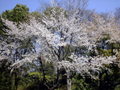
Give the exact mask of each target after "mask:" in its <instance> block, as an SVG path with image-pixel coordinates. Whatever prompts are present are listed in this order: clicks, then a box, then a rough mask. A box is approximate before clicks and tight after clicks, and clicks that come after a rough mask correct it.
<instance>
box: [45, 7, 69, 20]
mask: <svg viewBox="0 0 120 90" xmlns="http://www.w3.org/2000/svg"><path fill="white" fill-rule="evenodd" d="M52 10H53V7H48V8H47V9H46V10H45V11H43V13H44V14H45V15H46V16H47V17H49V18H50V17H51V15H52V16H53V17H55V18H57V17H56V16H55V15H53V13H52ZM55 11H56V12H57V13H56V15H60V14H61V11H63V9H61V10H60V7H55ZM64 15H65V17H66V18H67V17H68V15H67V11H66V12H64Z"/></svg>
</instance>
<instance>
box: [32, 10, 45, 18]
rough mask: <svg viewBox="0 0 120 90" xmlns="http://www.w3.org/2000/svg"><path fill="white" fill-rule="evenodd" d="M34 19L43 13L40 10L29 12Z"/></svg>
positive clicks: (40, 16)
mask: <svg viewBox="0 0 120 90" xmlns="http://www.w3.org/2000/svg"><path fill="white" fill-rule="evenodd" d="M30 14H31V15H32V16H33V17H35V19H36V20H38V19H41V18H42V17H43V15H42V14H41V13H40V12H37V11H34V12H31V13H30Z"/></svg>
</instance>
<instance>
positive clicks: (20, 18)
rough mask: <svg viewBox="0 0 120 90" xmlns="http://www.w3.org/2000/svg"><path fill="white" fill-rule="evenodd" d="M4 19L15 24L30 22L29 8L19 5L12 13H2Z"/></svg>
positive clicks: (7, 11)
mask: <svg viewBox="0 0 120 90" xmlns="http://www.w3.org/2000/svg"><path fill="white" fill-rule="evenodd" d="M2 17H3V18H5V19H8V20H10V21H13V22H17V23H18V24H19V22H27V21H29V8H28V7H26V5H20V4H17V5H16V6H15V7H14V8H13V9H12V10H11V11H10V10H6V11H5V12H2Z"/></svg>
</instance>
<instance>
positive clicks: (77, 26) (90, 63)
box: [1, 4, 119, 90]
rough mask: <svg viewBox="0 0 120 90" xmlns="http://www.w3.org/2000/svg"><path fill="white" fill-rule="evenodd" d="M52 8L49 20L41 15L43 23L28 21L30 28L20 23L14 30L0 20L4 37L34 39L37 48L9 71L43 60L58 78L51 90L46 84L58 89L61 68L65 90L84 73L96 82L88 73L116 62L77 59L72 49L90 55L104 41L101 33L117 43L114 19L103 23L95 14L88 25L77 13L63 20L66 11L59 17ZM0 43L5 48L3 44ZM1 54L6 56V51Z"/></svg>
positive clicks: (78, 56)
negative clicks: (2, 24) (76, 77)
mask: <svg viewBox="0 0 120 90" xmlns="http://www.w3.org/2000/svg"><path fill="white" fill-rule="evenodd" d="M55 5H56V4H55ZM55 7H56V6H53V10H52V14H51V16H50V17H47V16H45V15H44V17H43V19H42V23H40V22H37V20H35V18H33V17H30V23H29V24H27V23H20V25H19V26H16V24H15V23H13V22H11V21H8V20H4V19H2V20H3V22H4V23H5V25H6V26H7V27H8V28H10V30H6V31H7V34H8V35H13V36H14V38H13V39H18V40H27V39H28V38H31V37H33V38H34V37H35V39H34V40H35V42H36V44H37V45H38V46H39V47H37V48H36V49H37V51H36V52H34V53H28V54H25V55H22V58H21V59H20V60H19V61H16V62H15V63H14V64H12V65H11V67H12V69H14V68H16V67H17V68H19V67H20V66H22V65H23V64H25V63H27V62H30V63H32V62H33V61H34V60H38V59H40V60H41V61H42V59H44V60H45V61H46V62H49V63H50V62H54V65H55V66H54V68H56V72H55V73H56V74H57V80H56V84H55V85H54V86H53V87H52V88H50V87H49V86H48V85H47V84H46V86H47V87H48V89H51V90H52V89H54V88H55V87H57V86H58V80H59V79H60V78H59V76H60V70H61V69H62V68H64V69H65V71H66V76H67V90H71V82H72V76H73V72H77V73H80V74H81V75H83V76H84V73H87V74H89V75H90V76H91V77H92V78H95V79H96V78H97V77H94V76H93V75H92V74H91V72H90V71H89V70H93V71H96V72H97V71H100V70H101V69H100V68H101V67H103V68H105V66H104V64H110V63H112V62H113V61H115V59H116V56H111V57H102V56H99V55H97V56H94V57H90V56H87V55H86V56H84V55H82V54H77V55H76V54H75V51H72V48H74V49H76V48H77V47H79V48H81V47H82V46H84V47H85V48H87V50H88V52H89V50H92V47H93V46H94V47H96V42H97V41H98V40H99V39H100V38H102V37H103V33H104V32H105V33H106V34H109V35H110V38H111V39H110V41H111V42H112V41H114V40H118V34H119V33H115V34H116V35H115V36H114V35H113V32H114V29H115V30H117V25H116V24H115V22H113V19H114V18H111V19H110V20H109V21H105V20H103V18H102V17H100V16H99V15H97V14H95V13H94V14H93V18H92V20H93V21H89V23H87V22H83V21H82V22H81V19H82V17H80V16H79V15H78V12H79V11H77V10H76V11H75V12H74V13H73V15H70V16H69V17H65V15H64V13H65V10H63V9H62V8H60V9H59V10H58V12H60V14H59V15H58V14H57V11H56V10H55ZM113 26H114V27H113ZM107 30H108V31H107ZM111 35H112V36H111ZM2 43H3V44H4V42H2ZM36 44H34V47H36ZM10 45H13V44H10ZM20 45H21V44H19V45H17V42H14V45H13V47H14V48H16V47H19V46H20ZM4 46H5V47H6V46H7V45H5V44H4ZM1 47H2V45H1ZM4 50H5V51H6V52H7V53H8V51H7V50H6V48H4ZM8 50H9V49H8ZM2 53H3V56H2V57H1V58H4V55H5V54H4V52H2ZM96 53H97V50H96ZM68 58H69V59H70V60H71V61H69V60H68ZM106 69H107V68H106ZM44 83H45V82H44Z"/></svg>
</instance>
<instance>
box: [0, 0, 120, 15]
mask: <svg viewBox="0 0 120 90" xmlns="http://www.w3.org/2000/svg"><path fill="white" fill-rule="evenodd" d="M39 1H41V0H39ZM43 1H44V0H43ZM46 1H47V2H50V0H46ZM17 3H18V4H25V5H27V7H29V9H30V12H31V11H35V10H36V9H38V8H39V5H40V4H39V2H38V0H0V14H2V12H3V11H5V10H11V9H13V8H14V7H15V5H16V4H17ZM117 7H120V0H89V2H88V7H87V8H88V9H92V10H93V9H95V11H96V12H99V13H100V12H110V11H112V10H115V8H117Z"/></svg>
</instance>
